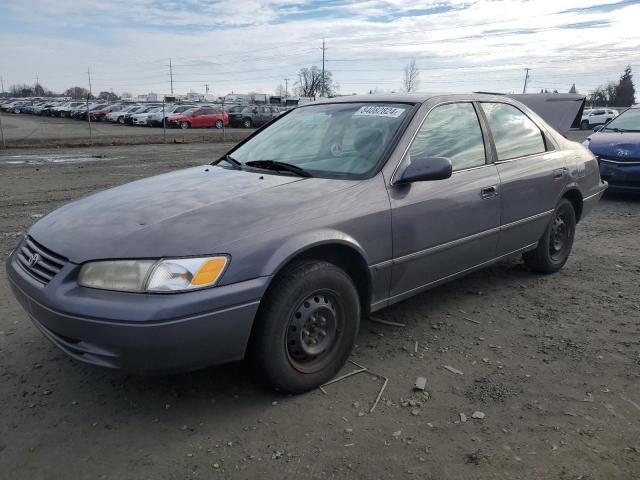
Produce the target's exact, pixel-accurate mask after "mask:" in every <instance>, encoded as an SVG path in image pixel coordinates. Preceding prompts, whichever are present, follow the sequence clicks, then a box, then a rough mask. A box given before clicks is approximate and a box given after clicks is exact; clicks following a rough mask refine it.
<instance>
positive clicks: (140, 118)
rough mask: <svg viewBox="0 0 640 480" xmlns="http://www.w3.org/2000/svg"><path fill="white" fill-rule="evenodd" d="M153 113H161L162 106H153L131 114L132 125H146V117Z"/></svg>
mask: <svg viewBox="0 0 640 480" xmlns="http://www.w3.org/2000/svg"><path fill="white" fill-rule="evenodd" d="M154 113H160V115H162V107H153V108H151V109H146V110H145V111H144V112H143V113H136V114H134V115H132V116H131V123H132V125H148V121H147V119H148V118H149V115H152V114H154Z"/></svg>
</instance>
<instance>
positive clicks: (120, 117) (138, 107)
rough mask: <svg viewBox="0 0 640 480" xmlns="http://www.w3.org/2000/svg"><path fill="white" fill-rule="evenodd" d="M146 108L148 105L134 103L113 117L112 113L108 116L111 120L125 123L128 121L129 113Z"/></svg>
mask: <svg viewBox="0 0 640 480" xmlns="http://www.w3.org/2000/svg"><path fill="white" fill-rule="evenodd" d="M145 108H147V106H146V105H132V106H130V107H127V108H126V109H123V110H121V111H120V112H118V113H117V114H116V115H115V116H114V117H112V116H111V114H109V115H108V117H109V120H110V121H112V122H116V123H119V124H121V125H124V124H125V123H126V116H127V115H133V114H134V113H137V112H141V111H142V110H144V109H145Z"/></svg>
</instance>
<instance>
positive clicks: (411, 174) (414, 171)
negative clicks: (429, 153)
mask: <svg viewBox="0 0 640 480" xmlns="http://www.w3.org/2000/svg"><path fill="white" fill-rule="evenodd" d="M452 174H453V166H452V165H451V160H449V159H448V158H444V157H414V158H412V159H411V163H410V164H409V165H408V166H407V168H405V170H404V171H403V172H402V175H401V176H400V180H399V181H398V183H411V182H425V181H429V180H444V179H446V178H449V177H451V175H452Z"/></svg>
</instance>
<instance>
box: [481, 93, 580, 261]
mask: <svg viewBox="0 0 640 480" xmlns="http://www.w3.org/2000/svg"><path fill="white" fill-rule="evenodd" d="M480 106H481V111H482V113H483V117H484V118H485V119H486V122H487V124H488V126H489V131H490V134H491V137H490V138H491V142H492V148H493V149H494V151H495V158H496V161H495V164H496V167H497V169H498V173H499V175H500V184H501V187H502V190H501V233H500V241H499V243H498V256H502V255H507V254H510V253H514V252H517V251H519V250H521V249H523V248H525V247H529V246H531V245H533V244H535V243H536V242H537V241H538V240H539V239H540V237H541V236H542V233H543V232H544V230H545V228H546V226H547V224H548V222H549V219H550V216H551V213H552V212H553V210H554V209H555V206H556V203H557V201H558V199H559V198H560V196H561V195H562V193H563V191H564V189H565V187H566V185H567V183H568V182H569V175H568V169H567V168H566V162H565V158H564V153H563V152H562V151H560V150H558V149H557V148H556V147H555V145H554V144H553V143H552V140H551V138H550V137H549V136H548V135H545V134H544V133H543V129H542V127H541V126H539V125H537V124H536V123H535V122H534V121H533V120H532V119H531V118H530V117H529V116H528V115H527V114H526V113H525V112H524V111H523V110H520V109H519V108H517V107H515V106H514V105H510V104H507V103H499V102H487V103H485V102H482V103H480Z"/></svg>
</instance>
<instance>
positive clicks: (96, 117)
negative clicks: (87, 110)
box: [91, 103, 124, 122]
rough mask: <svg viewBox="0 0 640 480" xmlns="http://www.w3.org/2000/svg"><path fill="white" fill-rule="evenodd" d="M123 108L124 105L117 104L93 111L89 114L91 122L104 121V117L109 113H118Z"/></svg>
mask: <svg viewBox="0 0 640 480" xmlns="http://www.w3.org/2000/svg"><path fill="white" fill-rule="evenodd" d="M123 108H124V105H120V104H119V103H116V104H113V105H107V106H106V107H104V108H101V109H99V110H94V111H93V112H91V121H93V122H101V121H102V120H104V119H105V117H106V116H107V115H108V114H109V113H111V112H119V111H120V110H122V109H123Z"/></svg>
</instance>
